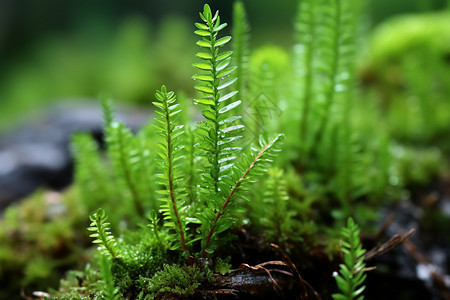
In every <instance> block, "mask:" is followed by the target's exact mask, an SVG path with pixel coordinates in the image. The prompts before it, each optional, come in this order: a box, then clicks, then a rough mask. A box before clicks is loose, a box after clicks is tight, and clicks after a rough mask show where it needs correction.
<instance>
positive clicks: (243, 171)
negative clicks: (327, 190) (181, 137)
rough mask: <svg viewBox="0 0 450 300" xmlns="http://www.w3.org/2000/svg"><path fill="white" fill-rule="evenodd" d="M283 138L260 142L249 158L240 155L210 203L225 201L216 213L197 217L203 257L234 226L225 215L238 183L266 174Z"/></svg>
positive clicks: (238, 186) (281, 136)
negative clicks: (215, 240) (199, 224)
mask: <svg viewBox="0 0 450 300" xmlns="http://www.w3.org/2000/svg"><path fill="white" fill-rule="evenodd" d="M283 138H284V135H277V136H276V137H275V138H274V139H272V140H270V141H269V142H266V141H264V140H263V139H260V146H261V148H260V149H256V148H252V149H250V153H249V154H247V155H243V157H242V160H241V161H240V162H239V163H237V164H235V165H233V172H232V176H231V177H226V178H224V179H223V181H222V182H221V183H222V184H221V185H220V189H219V191H218V194H217V195H216V196H215V197H214V199H213V200H214V201H215V202H220V201H223V200H222V199H225V201H223V202H221V203H220V204H221V207H220V209H219V210H216V209H213V210H212V209H211V208H208V209H205V211H204V212H203V213H202V214H201V216H199V218H201V220H202V226H201V228H200V231H201V232H202V235H203V239H202V249H203V253H202V256H203V257H207V255H208V253H209V252H211V249H209V248H210V246H211V241H213V240H214V238H215V236H216V235H217V234H219V233H221V232H223V231H225V230H227V229H228V228H230V227H231V226H233V224H234V223H235V220H234V218H233V217H232V216H231V214H230V211H229V210H230V206H231V205H230V203H231V202H234V200H235V198H236V197H238V194H239V190H240V189H242V186H241V185H242V183H244V182H251V181H252V180H253V178H254V177H255V176H257V175H261V174H263V173H264V172H265V171H266V168H267V167H268V165H270V163H272V162H273V161H272V159H273V157H274V156H275V154H276V153H277V152H278V151H279V149H278V144H279V143H280V141H281V140H282V139H283ZM230 183H234V184H230ZM224 196H225V197H224Z"/></svg>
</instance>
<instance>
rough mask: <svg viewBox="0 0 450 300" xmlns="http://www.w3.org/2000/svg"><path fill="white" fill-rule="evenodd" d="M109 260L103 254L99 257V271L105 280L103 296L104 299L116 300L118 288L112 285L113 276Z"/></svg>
mask: <svg viewBox="0 0 450 300" xmlns="http://www.w3.org/2000/svg"><path fill="white" fill-rule="evenodd" d="M111 266H112V264H111V261H110V260H109V258H108V257H107V256H105V255H102V256H101V259H100V272H101V273H102V278H103V281H104V282H105V288H104V289H103V291H104V296H105V297H104V298H105V300H118V299H119V295H118V292H119V288H117V287H115V286H114V278H113V274H112V273H111Z"/></svg>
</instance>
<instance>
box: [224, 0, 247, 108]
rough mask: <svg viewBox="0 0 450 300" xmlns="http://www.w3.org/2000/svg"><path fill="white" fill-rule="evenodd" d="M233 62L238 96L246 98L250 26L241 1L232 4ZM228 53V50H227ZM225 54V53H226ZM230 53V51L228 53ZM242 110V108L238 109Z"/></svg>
mask: <svg viewBox="0 0 450 300" xmlns="http://www.w3.org/2000/svg"><path fill="white" fill-rule="evenodd" d="M232 32H233V62H234V65H235V66H236V67H237V69H236V70H237V71H236V77H237V81H236V88H237V90H238V91H239V94H240V97H241V98H242V99H246V91H247V72H248V70H247V69H248V54H249V46H248V41H249V36H250V34H249V32H250V26H249V24H248V21H247V14H246V12H245V7H244V4H243V3H242V1H236V2H235V3H234V5H233V29H232ZM228 53H230V52H228ZM226 54H227V53H226ZM229 55H231V53H230V54H229ZM227 75H228V74H227ZM240 111H242V109H241V110H240Z"/></svg>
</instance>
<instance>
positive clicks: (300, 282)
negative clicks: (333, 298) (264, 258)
mask: <svg viewBox="0 0 450 300" xmlns="http://www.w3.org/2000/svg"><path fill="white" fill-rule="evenodd" d="M270 246H272V247H273V248H275V249H276V250H277V251H278V253H280V255H281V258H282V259H283V262H284V263H285V264H286V266H288V267H289V269H290V270H291V272H292V273H293V274H295V275H296V276H297V278H298V281H297V283H298V285H299V287H301V288H302V290H303V292H301V293H300V299H302V300H307V299H309V296H308V290H307V289H306V286H308V288H309V289H311V291H313V293H314V296H316V298H317V299H319V300H321V299H322V298H321V297H320V295H319V293H317V292H316V290H315V289H314V288H313V287H312V286H311V285H310V284H309V283H308V282H307V281H306V280H304V279H303V278H302V276H301V275H300V273H299V272H298V270H297V267H296V266H295V264H294V263H293V262H292V260H291V259H290V257H289V256H288V255H287V254H286V253H285V252H284V251H283V250H282V249H281V248H280V247H279V246H278V245H275V244H273V243H272V244H270Z"/></svg>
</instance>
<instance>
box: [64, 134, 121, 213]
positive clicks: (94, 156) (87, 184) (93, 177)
mask: <svg viewBox="0 0 450 300" xmlns="http://www.w3.org/2000/svg"><path fill="white" fill-rule="evenodd" d="M98 148H99V147H98V144H97V142H96V141H95V140H94V138H93V137H92V136H91V135H89V134H85V133H77V134H75V135H74V136H73V137H72V153H73V155H74V159H75V164H76V168H75V184H76V185H77V188H78V191H79V193H80V198H81V200H82V201H83V204H84V207H85V208H86V210H87V211H92V210H95V209H97V208H98V206H107V205H111V204H112V203H114V202H115V200H117V198H116V197H117V196H116V194H117V190H116V189H115V185H114V184H111V181H113V180H114V178H113V177H112V176H111V173H110V172H109V171H110V170H109V168H108V167H107V166H106V165H105V163H104V161H103V160H102V158H101V156H100V153H99V149H98Z"/></svg>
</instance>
